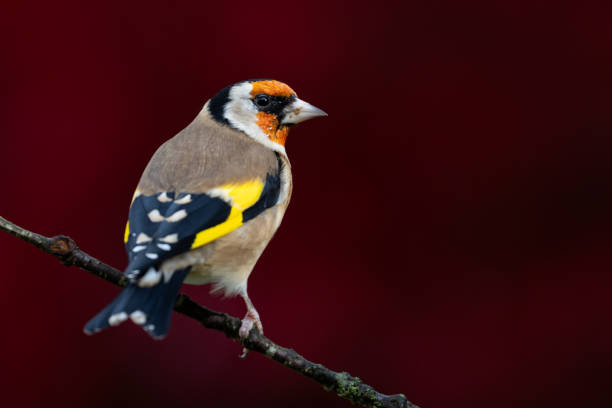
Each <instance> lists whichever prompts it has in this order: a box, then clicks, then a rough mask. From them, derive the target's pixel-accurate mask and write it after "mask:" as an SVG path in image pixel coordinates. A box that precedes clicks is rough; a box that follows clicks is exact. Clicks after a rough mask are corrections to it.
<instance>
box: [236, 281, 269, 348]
mask: <svg viewBox="0 0 612 408" xmlns="http://www.w3.org/2000/svg"><path fill="white" fill-rule="evenodd" d="M240 296H241V297H242V299H244V303H245V305H246V307H247V312H246V315H245V316H244V318H243V319H242V324H241V325H240V330H238V336H239V337H240V340H241V341H244V340H246V338H247V337H249V332H250V331H251V329H252V328H253V325H255V327H257V330H259V332H260V333H261V334H263V326H262V324H261V320H260V319H259V313H257V309H255V306H253V303H252V302H251V299H249V295H248V294H247V291H246V288H245V289H244V290H243V291H242V293H240ZM248 353H249V351H248V350H247V349H246V348H243V349H242V355H241V356H240V357H241V358H244V357H246V356H247V354H248Z"/></svg>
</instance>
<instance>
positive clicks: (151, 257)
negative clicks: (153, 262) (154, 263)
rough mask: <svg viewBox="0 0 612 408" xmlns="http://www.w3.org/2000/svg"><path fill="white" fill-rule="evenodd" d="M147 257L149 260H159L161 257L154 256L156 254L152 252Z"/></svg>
mask: <svg viewBox="0 0 612 408" xmlns="http://www.w3.org/2000/svg"><path fill="white" fill-rule="evenodd" d="M145 256H146V257H147V258H149V259H157V258H159V255H157V254H154V253H152V252H147V253H146V254H145Z"/></svg>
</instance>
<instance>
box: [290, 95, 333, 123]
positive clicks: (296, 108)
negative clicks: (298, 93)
mask: <svg viewBox="0 0 612 408" xmlns="http://www.w3.org/2000/svg"><path fill="white" fill-rule="evenodd" d="M284 114H285V115H284V116H285V117H284V118H283V120H282V121H281V124H283V125H289V124H291V125H293V124H296V123H300V122H303V121H305V120H308V119H312V118H316V117H317V116H327V113H325V112H323V111H322V110H321V109H319V108H317V107H316V106H312V105H311V104H309V103H308V102H304V101H303V100H301V99H296V100H295V101H293V102H291V103H290V104H289V105H287V107H286V108H285V109H284Z"/></svg>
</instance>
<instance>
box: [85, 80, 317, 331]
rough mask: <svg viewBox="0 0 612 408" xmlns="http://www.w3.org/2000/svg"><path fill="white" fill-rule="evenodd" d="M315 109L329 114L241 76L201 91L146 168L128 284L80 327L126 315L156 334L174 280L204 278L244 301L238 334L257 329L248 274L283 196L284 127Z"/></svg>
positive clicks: (200, 281)
mask: <svg viewBox="0 0 612 408" xmlns="http://www.w3.org/2000/svg"><path fill="white" fill-rule="evenodd" d="M319 116H327V114H326V113H325V112H324V111H322V110H321V109H319V108H317V107H315V106H313V105H311V104H310V103H308V102H305V101H303V100H301V99H299V98H298V97H297V94H296V93H295V91H294V90H293V89H291V88H290V87H289V86H288V85H287V84H285V83H283V82H280V81H277V80H273V79H251V80H247V81H241V82H238V83H235V84H233V85H230V86H228V87H226V88H224V89H222V90H221V91H219V92H218V93H217V94H216V95H215V96H214V97H212V98H211V99H209V100H208V101H207V102H206V103H205V104H204V107H203V108H202V110H201V111H200V112H199V113H198V115H197V116H196V117H195V119H194V120H193V121H192V122H191V123H190V124H189V125H187V127H185V129H183V130H182V131H180V132H179V133H178V134H176V135H175V136H174V137H172V138H171V139H169V140H167V141H166V142H165V143H163V144H162V145H161V146H160V147H159V148H158V149H157V151H156V152H155V153H154V154H153V156H152V158H151V160H150V161H149V163H148V165H147V166H146V168H145V170H144V172H143V174H142V176H141V178H140V181H139V183H138V185H137V187H136V190H135V192H134V195H133V197H132V201H131V204H130V210H129V215H128V220H127V223H126V227H125V233H124V243H125V249H126V251H127V254H128V266H127V267H126V269H125V271H124V274H125V276H126V277H127V279H128V284H127V286H125V287H124V288H123V289H122V290H121V292H120V293H119V294H118V295H117V296H116V297H115V298H114V300H113V301H112V302H111V303H109V304H108V305H107V306H106V307H105V308H104V309H103V310H102V311H100V312H99V313H98V314H97V315H95V316H94V317H93V318H92V319H91V320H90V321H89V322H88V323H87V324H86V325H85V327H84V332H85V333H86V334H93V333H97V332H99V331H100V330H103V329H105V328H107V327H109V326H118V325H119V324H121V323H123V322H125V321H127V320H128V319H129V320H131V321H132V322H133V323H135V324H136V325H139V326H141V327H142V328H143V329H144V330H145V331H146V332H147V333H148V334H149V335H151V337H153V338H154V339H162V338H164V337H165V336H166V335H167V333H168V330H169V328H170V320H171V314H172V309H173V307H174V303H175V301H176V298H177V296H178V291H179V288H180V287H181V286H182V285H183V284H191V285H205V284H212V290H211V291H212V292H223V293H224V294H225V295H226V296H235V295H239V296H241V297H242V299H244V303H245V305H246V309H247V312H246V315H245V317H244V318H243V319H242V321H241V325H240V328H239V331H238V335H239V338H240V339H241V340H245V339H246V338H247V337H248V335H249V333H250V331H251V329H252V328H253V327H255V328H256V329H257V330H258V331H259V332H260V333H262V334H263V325H262V323H261V319H260V316H259V313H258V312H257V309H256V308H255V306H254V305H253V302H252V301H251V299H250V298H249V295H248V293H247V280H248V278H249V275H250V274H251V272H252V270H253V268H254V266H255V264H256V262H257V260H258V259H259V257H260V255H261V254H262V252H263V251H264V249H265V248H266V246H267V245H268V243H269V242H270V240H271V239H272V237H273V235H274V233H275V232H276V230H277V229H278V227H279V225H280V223H281V221H282V219H283V216H284V214H285V210H286V209H287V205H288V204H289V200H290V198H291V192H292V189H293V181H292V176H291V164H290V162H289V158H288V156H287V153H286V150H285V142H286V140H287V136H288V134H289V130H290V127H291V126H293V125H295V124H297V123H300V122H303V121H305V120H308V119H311V118H315V117H319Z"/></svg>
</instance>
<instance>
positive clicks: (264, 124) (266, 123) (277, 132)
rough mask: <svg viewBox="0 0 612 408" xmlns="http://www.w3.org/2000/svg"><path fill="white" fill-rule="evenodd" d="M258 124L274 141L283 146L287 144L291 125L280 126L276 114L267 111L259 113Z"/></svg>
mask: <svg viewBox="0 0 612 408" xmlns="http://www.w3.org/2000/svg"><path fill="white" fill-rule="evenodd" d="M257 126H259V128H260V129H261V130H262V131H263V132H264V133H265V134H266V135H267V136H268V139H270V140H271V141H272V142H274V143H278V144H279V145H281V146H284V145H285V141H286V140H287V135H289V127H287V126H279V125H278V118H277V117H276V115H273V114H271V113H265V112H258V113H257Z"/></svg>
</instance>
